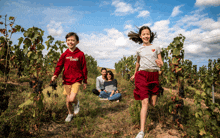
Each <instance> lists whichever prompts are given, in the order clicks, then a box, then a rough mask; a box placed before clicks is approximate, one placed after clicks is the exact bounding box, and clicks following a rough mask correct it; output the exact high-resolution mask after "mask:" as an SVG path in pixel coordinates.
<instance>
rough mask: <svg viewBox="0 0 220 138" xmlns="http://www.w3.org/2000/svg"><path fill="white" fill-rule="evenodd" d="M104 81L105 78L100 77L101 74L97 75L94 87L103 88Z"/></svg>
mask: <svg viewBox="0 0 220 138" xmlns="http://www.w3.org/2000/svg"><path fill="white" fill-rule="evenodd" d="M104 82H105V80H104V79H103V78H102V75H101V76H98V77H97V78H96V89H97V90H101V89H104Z"/></svg>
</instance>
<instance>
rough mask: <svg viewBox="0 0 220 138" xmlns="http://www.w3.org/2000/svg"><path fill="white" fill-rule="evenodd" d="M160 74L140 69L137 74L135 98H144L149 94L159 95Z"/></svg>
mask: <svg viewBox="0 0 220 138" xmlns="http://www.w3.org/2000/svg"><path fill="white" fill-rule="evenodd" d="M158 93H159V74H158V72H146V71H138V72H136V74H135V89H134V98H135V100H143V99H145V98H148V95H158Z"/></svg>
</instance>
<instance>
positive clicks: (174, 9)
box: [171, 5, 183, 17]
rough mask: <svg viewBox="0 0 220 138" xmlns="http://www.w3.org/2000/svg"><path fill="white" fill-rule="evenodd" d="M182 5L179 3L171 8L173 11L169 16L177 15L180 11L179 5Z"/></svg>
mask: <svg viewBox="0 0 220 138" xmlns="http://www.w3.org/2000/svg"><path fill="white" fill-rule="evenodd" d="M182 6H183V5H180V6H176V7H174V8H173V12H172V14H171V17H175V16H177V15H178V14H180V13H181V12H182V11H180V7H182Z"/></svg>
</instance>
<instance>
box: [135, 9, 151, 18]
mask: <svg viewBox="0 0 220 138" xmlns="http://www.w3.org/2000/svg"><path fill="white" fill-rule="evenodd" d="M149 15H150V12H149V11H140V12H139V14H138V16H137V18H140V17H143V18H144V17H148V16H149Z"/></svg>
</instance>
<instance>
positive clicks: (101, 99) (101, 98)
mask: <svg viewBox="0 0 220 138" xmlns="http://www.w3.org/2000/svg"><path fill="white" fill-rule="evenodd" d="M99 100H108V98H99Z"/></svg>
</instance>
